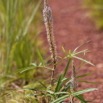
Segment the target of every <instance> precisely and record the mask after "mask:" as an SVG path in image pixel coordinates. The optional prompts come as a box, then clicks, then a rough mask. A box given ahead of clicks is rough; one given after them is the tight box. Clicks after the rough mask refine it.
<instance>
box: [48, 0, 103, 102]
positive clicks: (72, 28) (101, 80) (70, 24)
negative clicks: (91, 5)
mask: <svg viewBox="0 0 103 103" xmlns="http://www.w3.org/2000/svg"><path fill="white" fill-rule="evenodd" d="M82 2H83V0H50V5H51V7H52V9H53V17H54V31H55V39H56V43H57V47H58V52H59V53H60V54H61V52H60V51H61V46H62V45H63V46H64V47H65V48H66V49H67V50H68V49H74V48H75V47H77V46H78V45H80V44H82V43H83V42H85V41H88V40H91V43H90V44H88V45H87V46H86V48H88V49H89V50H90V51H91V53H90V54H88V57H87V58H88V60H91V61H92V62H93V63H94V64H95V65H96V66H95V67H92V66H88V65H87V66H86V67H85V68H83V69H80V70H79V72H81V73H84V72H93V75H91V76H90V77H88V78H87V79H88V80H90V81H93V82H94V81H96V82H98V83H97V84H85V83H82V84H81V85H80V87H83V88H86V87H97V88H99V90H98V91H96V92H93V93H88V94H87V97H88V99H90V100H93V102H92V103H103V32H100V31H98V30H97V29H96V27H95V25H94V24H93V22H92V21H91V20H90V19H89V18H88V16H87V11H86V10H85V9H84V8H83V7H82V5H81V4H82Z"/></svg>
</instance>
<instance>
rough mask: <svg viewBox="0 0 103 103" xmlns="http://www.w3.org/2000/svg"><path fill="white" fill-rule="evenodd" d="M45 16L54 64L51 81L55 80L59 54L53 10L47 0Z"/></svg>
mask: <svg viewBox="0 0 103 103" xmlns="http://www.w3.org/2000/svg"><path fill="white" fill-rule="evenodd" d="M43 17H44V23H45V27H46V32H47V39H48V42H49V45H50V52H51V58H52V60H53V64H54V65H53V71H52V76H51V79H52V80H51V81H52V82H53V77H54V71H55V69H56V60H57V54H56V45H55V40H54V32H53V17H52V10H51V8H50V7H49V5H48V3H47V0H44V9H43ZM51 84H53V83H51Z"/></svg>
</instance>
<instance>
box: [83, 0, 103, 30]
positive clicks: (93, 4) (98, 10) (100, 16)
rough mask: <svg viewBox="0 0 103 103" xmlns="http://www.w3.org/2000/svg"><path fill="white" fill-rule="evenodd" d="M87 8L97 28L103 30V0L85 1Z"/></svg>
mask: <svg viewBox="0 0 103 103" xmlns="http://www.w3.org/2000/svg"><path fill="white" fill-rule="evenodd" d="M85 4H86V7H87V8H88V9H89V13H90V16H91V18H92V19H93V21H94V22H95V24H96V26H97V27H98V28H100V29H102V28H103V0H85Z"/></svg>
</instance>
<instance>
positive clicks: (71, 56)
mask: <svg viewBox="0 0 103 103" xmlns="http://www.w3.org/2000/svg"><path fill="white" fill-rule="evenodd" d="M22 2H23V1H22ZM38 5H40V4H38ZM38 5H37V6H38ZM34 11H35V10H34ZM32 17H33V16H31V18H32ZM43 17H44V23H45V27H46V31H47V39H48V44H49V47H50V49H49V51H50V53H51V56H50V57H48V58H49V61H50V62H49V63H48V59H44V58H43V57H42V55H41V53H40V52H39V51H38V50H37V54H38V56H39V59H40V63H38V61H37V60H35V62H34V63H33V61H31V59H30V57H33V55H32V56H31V55H29V54H28V52H29V53H31V49H32V48H33V47H32V46H31V45H30V44H28V43H29V42H30V41H29V39H28V35H27V29H28V25H30V22H32V19H29V20H30V21H29V20H27V21H29V22H27V26H26V29H25V26H24V25H23V29H22V30H21V29H20V33H23V35H20V37H19V36H17V39H18V38H19V39H20V40H19V41H21V42H19V44H15V45H16V46H17V47H18V48H19V46H20V47H22V48H23V47H24V48H23V49H20V51H17V54H18V52H19V53H20V54H22V53H23V54H22V56H23V57H24V52H22V50H25V51H26V52H27V54H25V56H26V55H27V56H28V55H29V56H30V57H27V61H25V60H26V59H24V58H22V59H20V57H21V55H20V56H18V57H17V58H18V59H20V61H21V62H20V61H19V60H18V62H17V63H20V65H18V67H19V66H20V67H22V68H23V69H21V70H20V71H19V73H20V74H24V75H23V76H24V77H25V78H26V79H25V80H27V76H29V78H30V79H31V75H28V74H27V73H28V72H34V71H35V70H34V68H36V70H38V71H39V72H37V73H38V74H37V75H35V77H36V78H33V79H31V80H32V81H31V82H28V83H27V82H25V83H24V85H20V84H22V83H23V81H21V82H20V81H19V82H18V81H16V78H15V76H14V77H11V76H10V75H7V76H5V78H3V79H2V81H5V79H8V76H10V78H11V79H9V81H8V80H7V83H4V84H3V82H2V85H1V87H2V88H0V91H1V92H0V98H1V99H0V102H1V103H4V102H5V103H66V102H67V103H76V102H77V103H88V102H89V101H88V100H86V99H85V98H84V95H83V94H84V93H88V92H91V91H95V90H97V89H96V88H89V89H84V90H78V82H79V79H81V78H82V77H84V76H87V75H86V74H82V75H79V76H78V74H77V72H76V71H77V67H76V66H75V59H77V60H78V61H80V62H82V63H87V64H89V65H92V66H94V65H93V64H92V63H91V62H90V61H87V60H86V59H84V58H83V57H81V55H83V56H85V54H86V53H87V52H88V50H87V49H86V50H80V51H79V48H80V47H81V46H83V45H84V44H82V45H80V46H79V47H77V48H76V49H74V50H73V51H71V50H70V51H66V50H65V49H64V48H62V49H63V52H64V56H63V57H60V56H58V55H57V52H56V43H55V39H54V32H53V16H52V9H51V8H50V6H49V4H48V2H47V0H44V10H43ZM7 30H8V29H7ZM9 39H11V38H9ZM11 40H12V39H11ZM8 41H9V40H8ZM22 43H23V44H22ZM30 43H31V42H30ZM25 46H27V48H29V49H26V48H25ZM30 46H31V47H30ZM10 48H12V45H10ZM14 48H15V46H14V47H13V49H14ZM9 50H10V51H9V52H8V53H10V54H11V49H9ZM16 50H17V49H16ZM14 51H15V49H14V50H12V52H14ZM15 52H16V51H15ZM15 52H14V54H15ZM21 52H22V53H21ZM17 54H16V55H15V58H16V56H17ZM10 58H11V56H10V57H9V59H10ZM58 58H59V61H58ZM7 60H8V59H7ZM13 60H15V59H13ZM61 61H66V63H67V64H66V66H65V67H63V71H62V72H61V73H59V74H58V75H57V77H56V76H55V73H56V70H57V67H58V65H59V64H61V63H62V62H61ZM9 62H10V61H9ZM21 64H22V65H21ZM28 64H30V65H28ZM20 67H19V68H20ZM8 68H9V67H8ZM7 71H8V70H7ZM42 71H43V72H42ZM44 71H45V73H44ZM48 71H49V72H48ZM69 71H70V72H71V75H69V76H68V75H67V74H68V72H69ZM7 73H8V72H7ZM43 73H44V74H45V76H43V75H42V74H43ZM12 78H14V79H12ZM20 78H21V77H20ZM20 80H21V79H20ZM18 83H19V84H18ZM5 88H6V89H5Z"/></svg>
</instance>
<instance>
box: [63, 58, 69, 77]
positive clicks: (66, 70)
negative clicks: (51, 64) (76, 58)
mask: <svg viewBox="0 0 103 103" xmlns="http://www.w3.org/2000/svg"><path fill="white" fill-rule="evenodd" d="M70 63H71V58H69V59H68V62H67V65H66V68H65V69H64V74H63V77H65V75H66V73H67V72H68V69H69V66H70Z"/></svg>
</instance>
